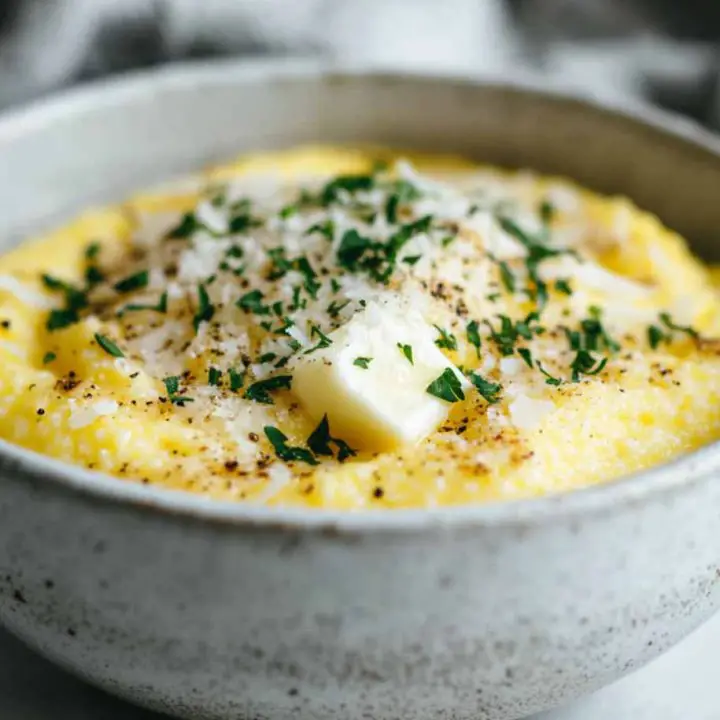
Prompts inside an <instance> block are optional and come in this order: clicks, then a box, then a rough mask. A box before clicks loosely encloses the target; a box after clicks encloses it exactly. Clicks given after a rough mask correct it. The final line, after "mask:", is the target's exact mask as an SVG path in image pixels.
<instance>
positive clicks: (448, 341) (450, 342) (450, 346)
mask: <svg viewBox="0 0 720 720" xmlns="http://www.w3.org/2000/svg"><path fill="white" fill-rule="evenodd" d="M433 327H434V328H435V329H436V330H437V331H438V332H439V333H440V337H439V338H438V339H437V340H435V344H436V345H437V346H438V347H439V348H446V349H447V350H457V339H456V338H455V336H454V335H451V334H450V333H449V332H447V330H443V329H442V328H441V327H438V326H437V325H433Z"/></svg>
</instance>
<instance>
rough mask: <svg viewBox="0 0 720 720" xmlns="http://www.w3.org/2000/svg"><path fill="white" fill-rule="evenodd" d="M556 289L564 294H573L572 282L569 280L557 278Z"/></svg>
mask: <svg viewBox="0 0 720 720" xmlns="http://www.w3.org/2000/svg"><path fill="white" fill-rule="evenodd" d="M555 289H556V290H557V291H558V292H559V293H563V295H572V292H573V291H572V288H571V287H570V283H569V281H568V280H563V279H560V280H556V281H555Z"/></svg>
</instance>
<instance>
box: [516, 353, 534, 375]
mask: <svg viewBox="0 0 720 720" xmlns="http://www.w3.org/2000/svg"><path fill="white" fill-rule="evenodd" d="M518 355H519V356H520V357H521V358H522V359H523V361H524V362H525V364H526V365H527V366H528V367H529V368H530V369H531V370H532V369H533V356H532V353H531V352H530V350H528V349H527V348H518Z"/></svg>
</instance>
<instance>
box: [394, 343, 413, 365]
mask: <svg viewBox="0 0 720 720" xmlns="http://www.w3.org/2000/svg"><path fill="white" fill-rule="evenodd" d="M397 346H398V349H399V350H400V352H401V353H402V354H403V355H404V356H405V359H406V360H407V361H408V362H409V363H410V364H411V365H414V364H415V361H414V360H413V349H412V345H403V343H398V344H397Z"/></svg>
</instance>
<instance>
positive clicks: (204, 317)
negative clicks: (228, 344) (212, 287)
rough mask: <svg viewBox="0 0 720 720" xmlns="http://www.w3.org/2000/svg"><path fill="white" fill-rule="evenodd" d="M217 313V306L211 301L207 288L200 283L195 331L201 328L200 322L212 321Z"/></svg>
mask: <svg viewBox="0 0 720 720" xmlns="http://www.w3.org/2000/svg"><path fill="white" fill-rule="evenodd" d="M214 315H215V306H214V305H213V304H212V303H211V302H210V296H209V295H208V293H207V290H206V289H205V286H204V285H203V284H202V283H201V284H200V285H198V308H197V312H196V313H195V316H194V317H193V327H194V328H195V332H196V333H197V331H198V330H199V329H200V323H202V322H210V320H212V319H213V316H214Z"/></svg>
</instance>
